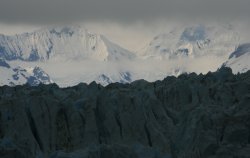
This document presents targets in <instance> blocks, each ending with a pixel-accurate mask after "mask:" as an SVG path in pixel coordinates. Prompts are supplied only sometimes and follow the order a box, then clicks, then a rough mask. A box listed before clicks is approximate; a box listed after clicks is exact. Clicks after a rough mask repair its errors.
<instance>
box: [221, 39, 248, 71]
mask: <svg viewBox="0 0 250 158" xmlns="http://www.w3.org/2000/svg"><path fill="white" fill-rule="evenodd" d="M223 66H226V67H230V68H232V70H233V72H234V73H238V72H239V73H244V72H246V71H248V70H250V43H245V44H242V45H239V47H238V48H237V49H236V50H235V51H234V52H233V53H232V54H231V55H230V56H229V58H228V60H227V61H226V62H225V63H224V64H223Z"/></svg>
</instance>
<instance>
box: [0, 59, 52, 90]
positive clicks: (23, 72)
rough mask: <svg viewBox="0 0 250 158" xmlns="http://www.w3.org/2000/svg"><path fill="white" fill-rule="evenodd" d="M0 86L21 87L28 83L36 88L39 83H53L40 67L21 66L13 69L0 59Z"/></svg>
mask: <svg viewBox="0 0 250 158" xmlns="http://www.w3.org/2000/svg"><path fill="white" fill-rule="evenodd" d="M0 76H1V77H0V86H3V85H11V86H15V85H22V84H26V83H28V84H29V85H32V86H36V85H39V84H40V83H42V84H50V83H53V81H52V80H51V79H50V77H49V75H48V74H46V73H45V72H44V71H43V70H42V69H41V68H40V67H37V66H36V67H33V68H32V67H29V68H23V67H21V66H17V67H13V66H12V65H10V64H9V63H7V62H6V61H5V60H4V59H1V58H0Z"/></svg>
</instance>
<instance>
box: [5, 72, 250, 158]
mask: <svg viewBox="0 0 250 158" xmlns="http://www.w3.org/2000/svg"><path fill="white" fill-rule="evenodd" d="M249 122H250V72H247V73H244V74H239V75H233V74H232V72H231V69H229V68H222V69H220V70H218V72H215V73H208V74H206V75H196V74H189V75H187V74H183V75H180V76H179V77H178V78H176V77H167V78H166V79H164V80H163V81H157V82H154V83H149V82H146V81H144V80H140V81H135V82H133V83H131V84H119V83H114V84H110V85H108V86H106V87H102V86H100V85H98V84H96V83H95V82H93V83H91V84H89V85H86V84H79V85H77V86H74V87H69V88H59V87H58V86H57V85H55V84H51V85H40V86H37V87H30V86H28V85H25V86H16V87H8V86H4V87H1V88H0V155H1V156H2V157H4V158H9V157H25V158H26V157H27V158H29V157H31V158H32V157H39V158H40V157H51V158H65V157H66V158H71V157H81V158H87V157H88V158H106V157H107V158H115V157H124V158H127V157H129V158H221V157H227V158H247V157H249V155H250V124H249Z"/></svg>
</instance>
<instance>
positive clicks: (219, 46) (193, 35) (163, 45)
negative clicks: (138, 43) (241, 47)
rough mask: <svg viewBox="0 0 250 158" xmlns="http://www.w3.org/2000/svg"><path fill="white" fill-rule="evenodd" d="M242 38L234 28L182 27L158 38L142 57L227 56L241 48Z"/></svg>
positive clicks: (150, 44)
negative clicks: (238, 47) (238, 46)
mask: <svg viewBox="0 0 250 158" xmlns="http://www.w3.org/2000/svg"><path fill="white" fill-rule="evenodd" d="M239 40H240V37H239V35H238V34H237V32H236V31H235V30H234V29H233V28H232V27H231V26H219V25H218V26H204V25H194V26H183V27H182V26H180V27H177V28H175V29H174V30H173V31H171V32H169V33H164V34H160V35H158V36H156V37H155V38H154V39H153V40H152V41H151V42H150V43H149V44H148V45H147V46H146V47H145V48H144V49H143V50H141V51H140V54H141V55H142V57H143V58H155V59H176V58H183V57H190V58H197V57H201V56H208V55H216V56H225V55H228V53H230V52H232V51H233V50H234V49H235V47H236V46H237V45H238V44H239Z"/></svg>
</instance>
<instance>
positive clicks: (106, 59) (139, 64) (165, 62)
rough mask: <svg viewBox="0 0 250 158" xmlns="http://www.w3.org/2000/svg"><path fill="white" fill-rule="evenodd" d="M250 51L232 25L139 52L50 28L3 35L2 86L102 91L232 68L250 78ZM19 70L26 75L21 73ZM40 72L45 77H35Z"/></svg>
mask: <svg viewBox="0 0 250 158" xmlns="http://www.w3.org/2000/svg"><path fill="white" fill-rule="evenodd" d="M249 48H250V45H249V44H241V43H240V35H239V34H238V33H237V30H235V29H234V28H233V27H232V26H231V25H228V26H219V25H218V26H204V25H193V26H185V27H177V28H175V29H173V31H171V32H167V33H162V34H159V35H157V36H155V37H154V39H153V40H152V41H151V42H150V43H149V44H145V47H144V48H143V49H141V50H139V51H138V52H132V51H129V50H128V49H126V48H122V47H121V46H119V44H116V43H115V42H113V41H112V42H111V41H110V40H109V39H107V38H106V37H105V36H104V35H99V34H95V33H90V32H89V31H88V30H87V29H86V28H83V27H81V26H67V27H46V28H43V29H40V30H37V31H34V32H31V33H23V34H19V35H14V36H5V35H0V58H1V63H0V72H1V74H5V75H4V77H1V79H0V85H6V84H7V85H18V84H24V83H26V82H28V81H30V80H29V78H30V77H32V78H35V79H36V82H35V83H31V84H32V85H36V84H39V83H45V84H48V83H52V82H55V83H57V84H58V85H59V86H62V87H67V86H73V85H76V84H78V83H80V82H86V83H90V82H92V81H96V82H98V83H100V84H102V85H107V84H109V83H112V82H121V83H129V82H132V81H134V80H138V79H145V80H148V81H156V80H161V79H163V78H164V77H166V76H169V75H179V74H181V73H185V72H188V73H190V72H196V73H206V72H208V71H216V70H217V69H218V68H220V67H221V66H228V67H231V68H232V69H233V72H234V73H237V72H246V71H247V70H249V64H248V61H249V54H250V51H249V50H250V49H249ZM235 54H236V55H235ZM6 65H9V66H6ZM17 68H18V69H21V70H22V71H18V73H17V72H16V71H15V70H16V69H17ZM35 69H39V70H40V71H39V72H40V75H35V74H34V73H33V72H32V71H33V70H35ZM17 74H19V76H20V77H18V78H17V77H16V76H17ZM27 76H28V77H27ZM39 76H40V77H39ZM41 76H47V77H45V78H43V77H42V78H41Z"/></svg>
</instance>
